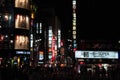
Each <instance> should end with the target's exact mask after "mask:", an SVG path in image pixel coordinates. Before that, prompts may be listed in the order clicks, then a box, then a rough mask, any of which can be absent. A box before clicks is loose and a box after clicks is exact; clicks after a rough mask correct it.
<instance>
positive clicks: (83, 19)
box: [36, 0, 120, 39]
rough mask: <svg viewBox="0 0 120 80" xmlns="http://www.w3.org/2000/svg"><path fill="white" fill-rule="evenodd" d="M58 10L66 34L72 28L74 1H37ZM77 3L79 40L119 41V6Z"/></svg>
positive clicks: (101, 0)
mask: <svg viewBox="0 0 120 80" xmlns="http://www.w3.org/2000/svg"><path fill="white" fill-rule="evenodd" d="M36 1H37V3H38V4H39V3H46V4H48V6H52V7H54V8H55V9H56V13H57V15H58V16H59V18H60V20H61V22H62V27H63V28H64V29H62V30H64V32H68V30H69V29H70V28H71V27H72V13H71V12H72V0H36ZM76 1H77V31H78V33H77V36H78V37H79V38H92V39H97V38H100V39H101V38H102V39H119V34H120V31H119V29H118V28H119V24H118V20H119V18H118V12H119V9H118V6H117V4H118V3H117V2H115V1H108V0H76ZM64 34H65V33H64Z"/></svg>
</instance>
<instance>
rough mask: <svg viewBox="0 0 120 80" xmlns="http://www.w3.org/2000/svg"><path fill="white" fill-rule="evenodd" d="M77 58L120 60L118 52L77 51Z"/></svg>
mask: <svg viewBox="0 0 120 80" xmlns="http://www.w3.org/2000/svg"><path fill="white" fill-rule="evenodd" d="M75 58H96V59H97V58H98V59H99V58H100V59H118V52H117V51H76V52H75Z"/></svg>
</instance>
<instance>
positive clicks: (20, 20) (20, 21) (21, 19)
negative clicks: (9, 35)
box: [15, 14, 30, 30]
mask: <svg viewBox="0 0 120 80" xmlns="http://www.w3.org/2000/svg"><path fill="white" fill-rule="evenodd" d="M15 28H19V29H27V30H29V28H30V18H29V17H28V16H25V15H19V14H18V15H16V16H15Z"/></svg>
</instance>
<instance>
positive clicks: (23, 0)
mask: <svg viewBox="0 0 120 80" xmlns="http://www.w3.org/2000/svg"><path fill="white" fill-rule="evenodd" d="M15 7H19V8H25V9H29V0H15Z"/></svg>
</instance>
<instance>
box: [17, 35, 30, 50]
mask: <svg viewBox="0 0 120 80" xmlns="http://www.w3.org/2000/svg"><path fill="white" fill-rule="evenodd" d="M15 49H23V50H28V49H29V39H28V37H27V36H22V35H17V36H16V39H15Z"/></svg>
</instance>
